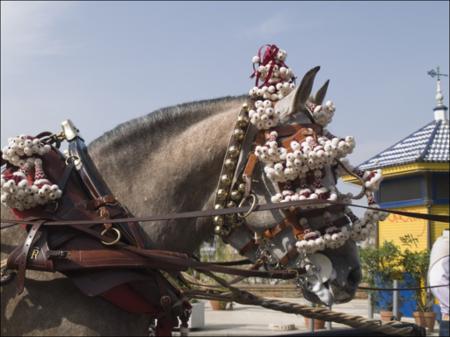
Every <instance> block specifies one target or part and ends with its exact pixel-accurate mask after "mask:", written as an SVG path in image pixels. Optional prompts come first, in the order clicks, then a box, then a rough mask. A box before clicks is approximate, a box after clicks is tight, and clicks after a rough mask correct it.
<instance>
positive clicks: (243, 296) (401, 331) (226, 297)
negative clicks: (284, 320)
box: [184, 289, 413, 336]
mask: <svg viewBox="0 0 450 337" xmlns="http://www.w3.org/2000/svg"><path fill="white" fill-rule="evenodd" d="M184 295H185V296H186V297H188V298H197V299H205V300H211V299H213V300H214V299H215V300H222V301H229V302H236V303H240V304H245V305H257V306H261V307H263V308H266V309H271V310H275V311H281V312H285V313H288V314H296V315H302V316H305V317H308V318H314V319H320V320H324V321H333V322H336V323H341V324H345V325H348V326H350V327H353V328H361V329H368V330H372V331H373V332H380V333H384V334H387V335H397V336H410V335H411V334H412V332H413V327H403V328H397V327H393V326H391V325H392V324H395V323H397V322H396V321H391V322H389V323H386V324H384V325H380V322H379V321H373V320H369V319H367V318H365V317H363V316H357V315H349V314H346V313H341V312H336V311H332V310H329V309H327V308H324V307H315V308H314V307H310V306H307V305H301V304H296V303H292V302H284V301H280V300H274V299H267V298H264V297H259V296H256V295H254V294H252V293H249V292H247V291H244V290H239V289H236V290H234V291H232V292H222V293H217V292H216V293H214V292H211V291H204V290H189V291H186V292H184Z"/></svg>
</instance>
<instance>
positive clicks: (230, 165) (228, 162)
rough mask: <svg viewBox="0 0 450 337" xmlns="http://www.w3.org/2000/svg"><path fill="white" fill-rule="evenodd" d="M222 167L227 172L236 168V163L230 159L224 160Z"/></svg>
mask: <svg viewBox="0 0 450 337" xmlns="http://www.w3.org/2000/svg"><path fill="white" fill-rule="evenodd" d="M224 165H225V168H226V169H227V170H232V169H234V167H235V166H236V162H235V161H234V160H232V159H226V160H225V163H224Z"/></svg>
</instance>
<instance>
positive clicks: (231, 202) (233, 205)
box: [227, 201, 237, 208]
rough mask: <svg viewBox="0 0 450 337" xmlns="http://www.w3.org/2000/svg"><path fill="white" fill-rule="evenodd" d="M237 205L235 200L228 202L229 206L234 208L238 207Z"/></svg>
mask: <svg viewBox="0 0 450 337" xmlns="http://www.w3.org/2000/svg"><path fill="white" fill-rule="evenodd" d="M236 206H237V205H236V203H235V202H234V201H230V202H228V204H227V208H233V207H236Z"/></svg>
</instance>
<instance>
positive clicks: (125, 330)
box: [1, 88, 360, 335]
mask: <svg viewBox="0 0 450 337" xmlns="http://www.w3.org/2000/svg"><path fill="white" fill-rule="evenodd" d="M310 90H311V88H309V91H310ZM308 95H309V93H308ZM290 96H291V97H289V96H288V97H286V98H285V99H286V100H291V101H292V102H290V103H289V102H288V103H289V104H290V105H291V106H292V107H293V108H295V106H296V104H298V102H296V97H306V96H305V93H303V94H302V93H301V92H300V93H294V94H293V95H290ZM245 101H246V97H244V96H240V97H224V98H219V99H214V100H207V101H200V102H194V103H188V104H182V105H177V106H173V107H169V108H164V109H161V110H158V111H155V112H152V113H150V114H148V115H146V116H143V117H140V118H137V119H134V120H131V121H128V122H126V123H123V124H121V125H119V126H118V127H116V128H115V129H113V130H111V131H109V132H106V133H105V134H104V135H103V136H101V137H99V138H98V139H96V140H95V141H93V142H92V143H91V144H90V145H89V148H88V149H89V153H90V155H91V157H92V159H93V161H94V163H95V164H96V165H97V168H98V170H99V172H100V173H101V174H102V175H103V177H104V179H105V181H106V182H107V184H108V185H109V187H110V189H111V191H112V192H113V193H114V194H115V195H116V197H117V198H118V199H119V200H120V201H121V202H122V203H123V204H124V205H125V206H126V207H128V209H129V210H130V211H131V212H132V213H133V214H134V215H135V216H144V215H150V214H165V213H176V212H183V211H193V210H200V209H211V208H213V202H214V194H215V188H216V186H217V180H218V176H219V174H220V170H221V166H222V160H223V157H224V155H225V151H226V148H227V144H228V140H229V137H230V135H231V132H232V129H233V125H234V123H235V120H236V116H237V113H238V112H239V110H240V108H241V106H242V104H243V103H244V102H245ZM280 103H281V102H280ZM303 103H304V102H303ZM257 193H258V194H268V191H257ZM259 196H260V197H261V198H262V199H267V197H268V195H259ZM2 217H8V213H7V210H6V209H4V208H3V206H2ZM262 221H267V216H265V215H264V214H260V213H258V214H255V215H253V216H252V218H251V219H250V220H249V224H250V225H254V226H257V225H258V223H259V222H262ZM143 228H144V232H145V235H146V240H147V246H148V247H152V248H159V249H166V250H174V251H181V252H190V253H191V252H193V251H194V250H195V249H197V248H198V247H199V245H200V244H201V243H202V242H203V241H204V240H206V239H209V238H211V237H212V235H213V225H212V223H211V219H210V218H199V219H188V220H177V221H171V220H169V221H161V222H153V223H146V224H143ZM23 236H24V233H23V230H22V229H20V228H14V229H8V230H4V231H2V259H3V258H4V257H5V256H6V255H5V254H6V253H8V252H9V251H11V249H12V248H13V246H14V245H15V244H18V243H19V242H23V241H21V240H22V238H23ZM19 239H20V240H19ZM324 254H325V255H327V256H328V257H329V259H330V260H331V261H332V263H333V267H334V269H335V271H336V273H335V274H336V275H337V276H336V278H335V279H334V280H333V281H332V284H331V286H332V287H333V290H334V294H335V297H336V299H337V302H345V301H349V300H351V299H352V298H353V296H354V293H355V291H356V287H357V285H358V283H359V281H360V266H359V259H358V256H357V250H356V245H355V243H354V242H353V241H351V240H349V241H348V242H347V243H346V244H345V245H344V246H342V247H340V248H339V249H335V250H332V251H328V250H325V251H324ZM309 296H310V299H312V300H317V298H315V297H314V296H312V295H311V294H310V295H309ZM1 298H2V301H1V303H2V311H1V314H2V317H1V323H2V324H1V332H2V335H144V334H146V333H147V330H146V329H147V326H148V318H147V317H143V316H138V315H132V314H128V313H125V312H123V311H121V310H120V309H117V308H116V307H114V306H113V305H111V304H109V303H107V302H106V301H104V300H102V299H100V298H90V297H86V296H83V295H81V294H80V292H79V291H78V289H77V288H76V287H75V286H74V285H73V284H72V283H71V281H70V280H68V279H66V278H64V277H63V276H62V275H61V274H58V273H56V274H48V273H40V272H33V271H29V272H28V273H27V281H26V289H25V291H24V293H23V294H21V295H20V296H15V285H14V283H12V284H9V285H7V286H4V287H2V289H1Z"/></svg>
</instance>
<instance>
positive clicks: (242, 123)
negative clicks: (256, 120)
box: [237, 116, 248, 128]
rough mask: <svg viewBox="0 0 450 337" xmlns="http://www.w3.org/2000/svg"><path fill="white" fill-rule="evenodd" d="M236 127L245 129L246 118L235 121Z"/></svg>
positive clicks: (241, 117) (242, 117)
mask: <svg viewBox="0 0 450 337" xmlns="http://www.w3.org/2000/svg"><path fill="white" fill-rule="evenodd" d="M237 125H238V126H239V127H240V128H245V127H246V126H247V125H248V118H247V117H245V116H239V117H238V119H237Z"/></svg>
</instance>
